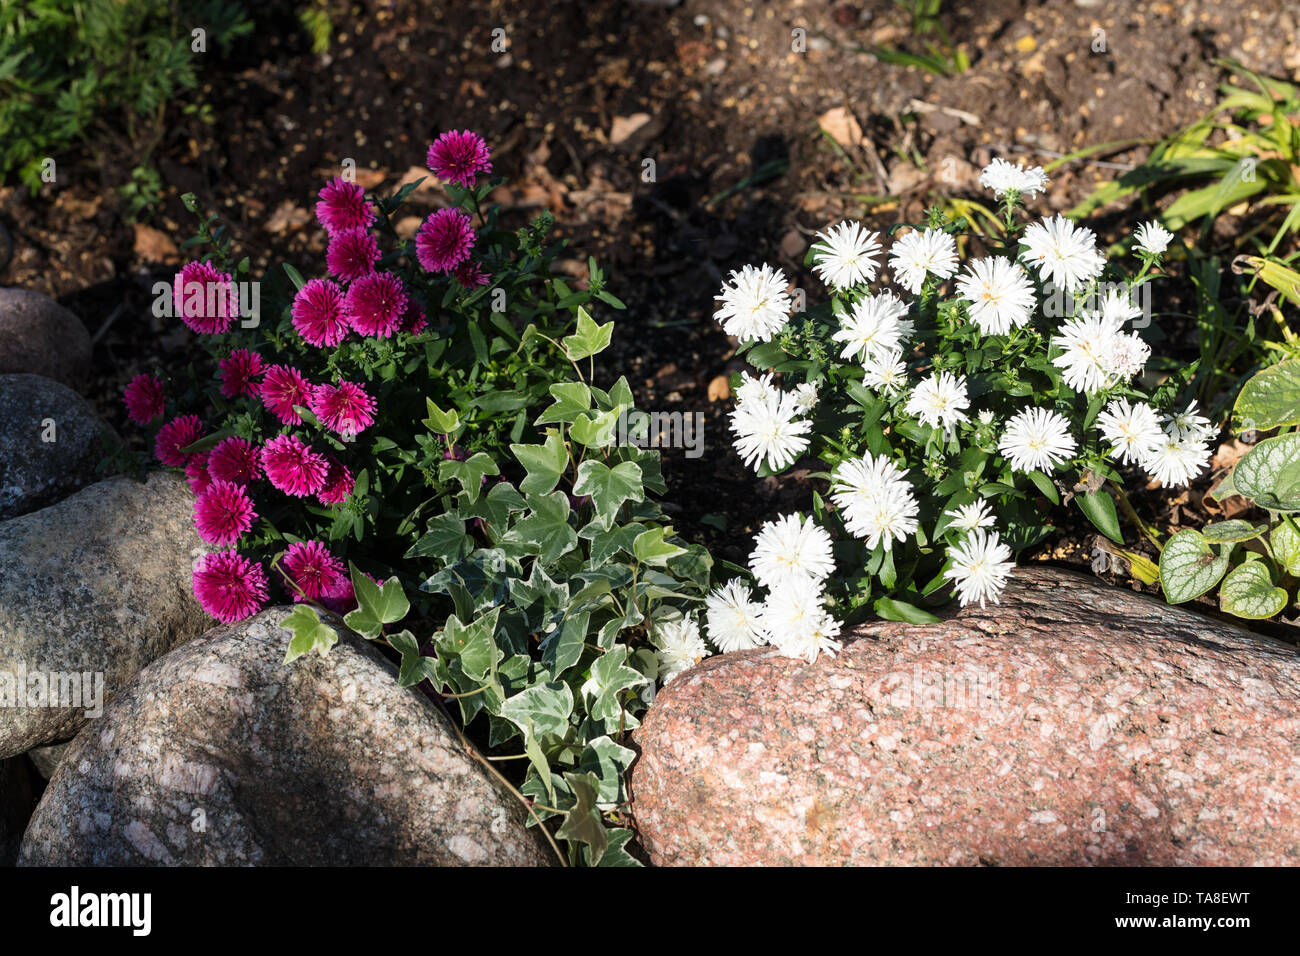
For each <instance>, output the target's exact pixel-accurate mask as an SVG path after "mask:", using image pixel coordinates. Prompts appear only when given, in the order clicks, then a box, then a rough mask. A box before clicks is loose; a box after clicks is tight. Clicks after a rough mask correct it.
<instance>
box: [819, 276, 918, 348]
mask: <svg viewBox="0 0 1300 956" xmlns="http://www.w3.org/2000/svg"><path fill="white" fill-rule="evenodd" d="M906 315H907V303H906V302H904V301H903V300H902V299H900V298H899V297H898V296H896V295H894V294H893V293H892V292H882V293H880V295H869V296H867V297H866V298H864V299H862V300H861V301H860V302H855V303H854V304H853V308H852V309H851V310H850V311H849V314H848V315H845V316H842V317H841V318H840V330H839V331H838V332H836V333H835V334H834V335H832V336H831V338H832V339H834V340H835V341H836V342H843V343H844V348H843V350H842V351H841V352H840V358H846V359H847V358H855V357H857V358H861V359H864V360H865V359H868V358H871V356H873V355H879V354H880V353H882V352H892V351H894V350H895V349H898V348H899V347H900V346H901V345H902V344H903V343H904V342H905V341H906V340H907V337H908V336H909V335H911V334H912V323H911V322H910V321H909V320H907V319H905V318H904V316H906Z"/></svg>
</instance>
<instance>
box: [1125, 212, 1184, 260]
mask: <svg viewBox="0 0 1300 956" xmlns="http://www.w3.org/2000/svg"><path fill="white" fill-rule="evenodd" d="M1133 238H1134V239H1135V240H1137V249H1138V251H1139V252H1145V253H1147V254H1148V255H1152V256H1160V255H1164V252H1165V250H1166V249H1168V248H1169V243H1171V242H1173V240H1174V234H1173V233H1172V232H1170V231H1169V230H1168V229H1166V228H1165V227H1164V226H1162V225H1160V223H1158V222H1156V221H1155V220H1154V219H1153V220H1151V222H1144V223H1142V225H1140V226H1138V227H1137V231H1136V232H1134V233H1133Z"/></svg>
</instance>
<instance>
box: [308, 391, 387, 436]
mask: <svg viewBox="0 0 1300 956" xmlns="http://www.w3.org/2000/svg"><path fill="white" fill-rule="evenodd" d="M311 410H312V412H313V413H315V415H316V417H317V418H319V419H320V420H321V421H322V422H323V423H324V424H325V427H326V428H330V429H333V430H334V431H336V432H338V433H339V434H340V435H359V434H361V433H362V432H363V431H365V430H366V429H367V428H369V427H370V426H371V425H373V424H374V423H375V400H374V399H373V398H371V397H370V396H369V395H367V394H366V390H365V389H364V388H362V387H361V386H360V385H357V384H356V383H355V382H339V383H338V385H337V386H335V385H317V386H316V388H315V389H314V390H313V391H312V396H311Z"/></svg>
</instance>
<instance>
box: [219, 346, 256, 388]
mask: <svg viewBox="0 0 1300 956" xmlns="http://www.w3.org/2000/svg"><path fill="white" fill-rule="evenodd" d="M218 365H219V367H220V369H221V371H220V378H221V394H222V395H224V396H225V397H226V398H238V397H239V396H241V395H250V396H251V395H255V394H257V389H256V388H254V381H255V379H256V378H257V376H259V375H261V374H262V368H263V365H262V356H260V355H258V354H257V353H256V352H250V351H249V350H248V349H235V350H234V351H233V352H231V353H230V354H229V355H227V356H226V357H225V358H223V359H222V360H221V361H220V362H219V363H218Z"/></svg>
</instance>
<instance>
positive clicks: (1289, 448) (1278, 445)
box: [1232, 432, 1300, 511]
mask: <svg viewBox="0 0 1300 956" xmlns="http://www.w3.org/2000/svg"><path fill="white" fill-rule="evenodd" d="M1232 480H1233V483H1234V484H1235V485H1236V489H1237V493H1238V494H1241V495H1245V496H1246V497H1247V498H1251V499H1253V500H1254V502H1255V503H1256V504H1257V505H1259V506H1260V507H1261V508H1267V509H1268V510H1269V511H1300V432H1289V433H1287V434H1285V435H1279V436H1277V437H1276V438H1269V439H1266V440H1265V441H1262V442H1260V443H1259V444H1258V445H1256V446H1255V447H1254V448H1252V449H1251V450H1250V451H1248V452H1247V453H1246V454H1245V455H1244V456H1243V457H1242V459H1241V461H1239V462H1237V467H1236V468H1235V469H1233V472H1232Z"/></svg>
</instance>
